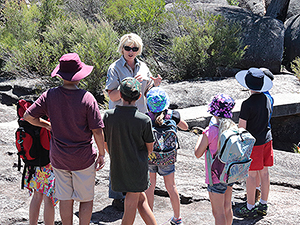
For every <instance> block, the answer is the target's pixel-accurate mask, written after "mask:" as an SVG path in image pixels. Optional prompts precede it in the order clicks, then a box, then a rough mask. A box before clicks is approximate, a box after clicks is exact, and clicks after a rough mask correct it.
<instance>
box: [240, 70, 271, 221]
mask: <svg viewBox="0 0 300 225" xmlns="http://www.w3.org/2000/svg"><path fill="white" fill-rule="evenodd" d="M235 78H236V79H237V81H238V82H239V83H240V84H241V85H242V86H243V87H246V88H247V89H249V90H250V92H251V95H250V97H249V98H248V99H246V100H245V101H244V102H243V103H242V106H241V111H240V116H239V127H243V128H245V129H246V130H248V131H249V132H250V133H251V134H252V135H253V136H254V137H255V139H256V142H255V145H254V147H253V150H252V154H251V158H252V163H251V166H250V169H249V177H248V178H247V181H246V189H247V204H245V205H244V206H242V207H241V208H239V209H237V210H236V211H235V214H236V216H239V217H256V216H258V215H266V214H267V209H268V206H267V200H268V195H269V188H270V177H269V171H268V167H269V166H273V161H274V157H273V147H272V134H271V128H270V126H269V119H270V117H271V112H272V106H271V101H270V99H269V98H268V97H266V95H265V94H264V93H263V92H265V91H268V90H270V89H271V88H272V86H273V83H272V80H271V79H270V78H269V77H268V76H266V75H265V74H264V72H263V71H262V70H261V69H257V68H250V69H249V70H242V71H240V72H238V73H237V74H236V75H235ZM257 176H260V178H261V199H260V201H259V202H258V203H257V204H255V191H256V179H257Z"/></svg>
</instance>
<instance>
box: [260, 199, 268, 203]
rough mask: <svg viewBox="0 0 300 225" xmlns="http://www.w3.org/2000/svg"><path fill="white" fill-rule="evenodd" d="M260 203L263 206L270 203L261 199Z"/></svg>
mask: <svg viewBox="0 0 300 225" xmlns="http://www.w3.org/2000/svg"><path fill="white" fill-rule="evenodd" d="M259 202H260V203H261V204H267V203H268V201H265V200H262V199H260V200H259Z"/></svg>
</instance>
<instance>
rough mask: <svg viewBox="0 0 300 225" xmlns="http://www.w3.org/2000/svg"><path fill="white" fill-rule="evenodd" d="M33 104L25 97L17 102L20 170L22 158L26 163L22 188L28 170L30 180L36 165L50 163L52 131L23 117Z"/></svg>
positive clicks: (17, 142)
mask: <svg viewBox="0 0 300 225" xmlns="http://www.w3.org/2000/svg"><path fill="white" fill-rule="evenodd" d="M32 104H33V101H32V100H24V99H21V100H19V101H18V104H17V114H18V117H19V119H18V124H19V128H18V129H17V131H16V147H17V149H18V171H20V169H21V159H22V160H23V162H24V164H25V165H24V169H23V175H22V185H21V188H22V189H23V188H24V178H25V174H26V171H27V170H28V171H29V177H28V182H29V181H30V179H31V178H32V175H33V174H34V172H35V167H36V166H46V165H47V164H49V163H50V159H49V149H50V137H51V135H50V131H48V130H47V129H45V128H41V127H37V126H34V125H32V124H30V123H29V122H27V121H25V120H24V119H23V115H24V113H25V111H26V109H27V108H29V106H31V105H32ZM44 119H48V118H44Z"/></svg>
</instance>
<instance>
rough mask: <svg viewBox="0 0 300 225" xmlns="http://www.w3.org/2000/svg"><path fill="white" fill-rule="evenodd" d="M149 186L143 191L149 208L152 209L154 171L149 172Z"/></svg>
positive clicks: (154, 183)
mask: <svg viewBox="0 0 300 225" xmlns="http://www.w3.org/2000/svg"><path fill="white" fill-rule="evenodd" d="M150 183H151V185H150V187H149V188H148V189H147V190H146V191H145V193H146V196H147V200H148V204H149V206H150V209H151V210H152V211H153V205H154V190H155V185H156V173H150Z"/></svg>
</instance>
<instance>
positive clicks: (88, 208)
mask: <svg viewBox="0 0 300 225" xmlns="http://www.w3.org/2000/svg"><path fill="white" fill-rule="evenodd" d="M92 211H93V201H88V202H80V206H79V224H80V225H88V224H90V221H91V217H92Z"/></svg>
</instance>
